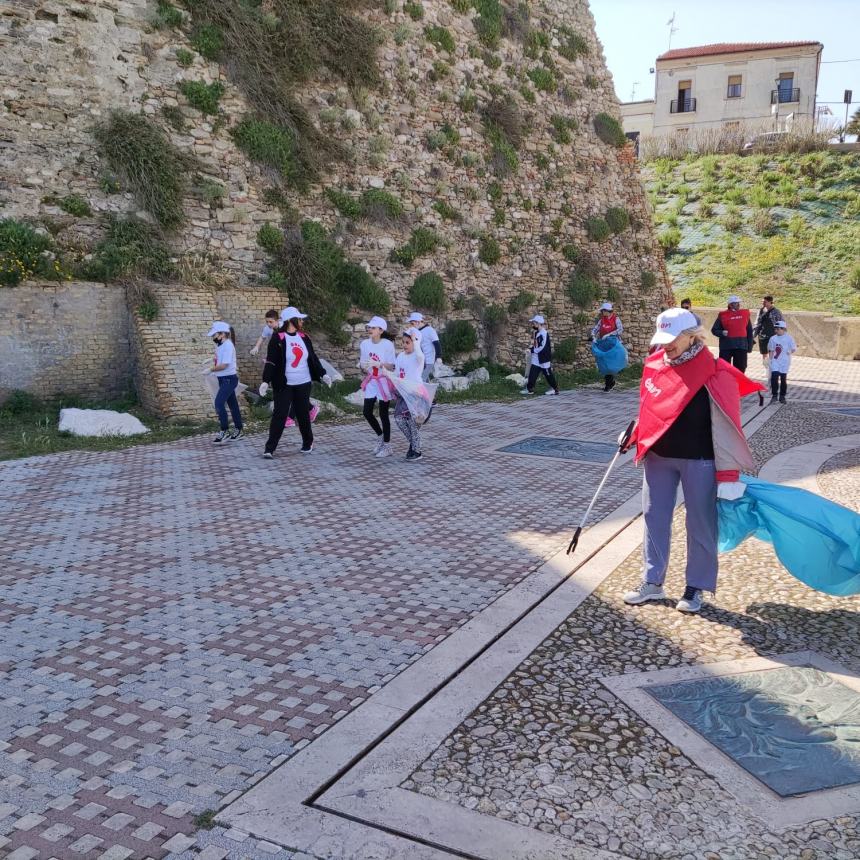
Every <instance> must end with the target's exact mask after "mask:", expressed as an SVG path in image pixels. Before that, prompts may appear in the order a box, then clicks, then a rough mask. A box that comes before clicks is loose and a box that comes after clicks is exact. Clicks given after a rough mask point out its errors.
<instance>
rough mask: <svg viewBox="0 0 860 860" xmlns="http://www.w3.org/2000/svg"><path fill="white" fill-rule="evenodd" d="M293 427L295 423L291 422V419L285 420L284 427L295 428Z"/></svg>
mask: <svg viewBox="0 0 860 860" xmlns="http://www.w3.org/2000/svg"><path fill="white" fill-rule="evenodd" d="M295 426H296V422H295V421H293V419H292V418H287V420H286V421H284V427H295Z"/></svg>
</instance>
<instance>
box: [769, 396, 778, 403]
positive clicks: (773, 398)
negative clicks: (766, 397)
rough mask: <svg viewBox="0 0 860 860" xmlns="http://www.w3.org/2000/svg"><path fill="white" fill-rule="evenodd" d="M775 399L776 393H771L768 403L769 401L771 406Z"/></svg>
mask: <svg viewBox="0 0 860 860" xmlns="http://www.w3.org/2000/svg"><path fill="white" fill-rule="evenodd" d="M776 400H777V398H776V395H775V394H772V395H771V396H770V403H771V406H773V404H774V403H776Z"/></svg>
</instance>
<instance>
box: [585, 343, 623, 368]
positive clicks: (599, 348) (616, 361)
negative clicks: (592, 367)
mask: <svg viewBox="0 0 860 860" xmlns="http://www.w3.org/2000/svg"><path fill="white" fill-rule="evenodd" d="M591 354H592V355H593V356H594V358H595V359H596V360H597V369H598V370H599V371H600V374H601V376H606V375H607V374H609V375H611V376H615V374H616V373H619V372H620V371H622V370H624V368H625V367H627V350H626V348H625V347H624V344H623V343H621V341H620V340H619V339H618V338H617V337H603V338H601V339H600V340H595V341H593V342H592V344H591Z"/></svg>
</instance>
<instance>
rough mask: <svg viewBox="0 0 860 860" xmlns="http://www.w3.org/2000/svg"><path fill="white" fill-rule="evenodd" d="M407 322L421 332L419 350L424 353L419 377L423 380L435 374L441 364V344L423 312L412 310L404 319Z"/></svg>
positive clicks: (427, 379)
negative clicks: (422, 366) (422, 368)
mask: <svg viewBox="0 0 860 860" xmlns="http://www.w3.org/2000/svg"><path fill="white" fill-rule="evenodd" d="M406 322H407V324H411V325H413V326H414V327H415V328H417V329H418V331H419V332H420V334H421V352H422V353H423V354H424V370H423V371H422V372H421V377H422V379H423V380H424V382H428V381H429V380H430V375H431V374H432V375H433V376H436V371H437V370H438V369H439V368H440V367H441V366H442V344H441V342H440V341H439V335H438V334H437V332H436V329H435V328H433V326H432V325H430V323H428V322H427V321H426V320H425V319H424V314H422V313H419V312H418V311H413V312H412V313H411V314H409V316H408V317H407V319H406Z"/></svg>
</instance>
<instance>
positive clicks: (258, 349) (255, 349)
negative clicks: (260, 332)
mask: <svg viewBox="0 0 860 860" xmlns="http://www.w3.org/2000/svg"><path fill="white" fill-rule="evenodd" d="M259 351H260V347H258V346H255V347H252V348H251V355H256V354H257V353H258V352H259Z"/></svg>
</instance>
